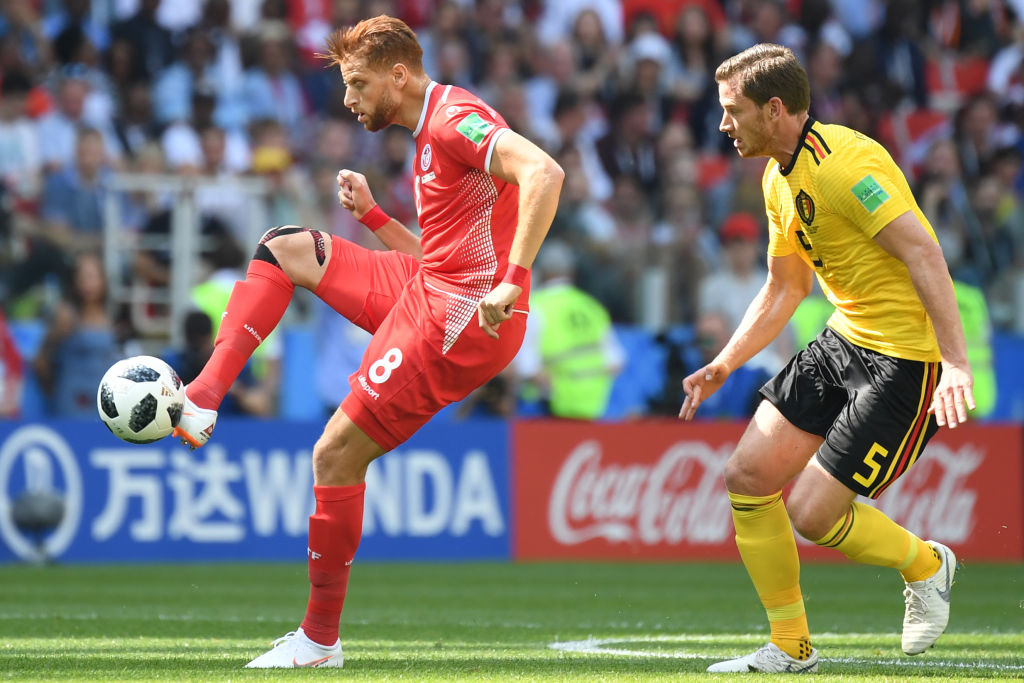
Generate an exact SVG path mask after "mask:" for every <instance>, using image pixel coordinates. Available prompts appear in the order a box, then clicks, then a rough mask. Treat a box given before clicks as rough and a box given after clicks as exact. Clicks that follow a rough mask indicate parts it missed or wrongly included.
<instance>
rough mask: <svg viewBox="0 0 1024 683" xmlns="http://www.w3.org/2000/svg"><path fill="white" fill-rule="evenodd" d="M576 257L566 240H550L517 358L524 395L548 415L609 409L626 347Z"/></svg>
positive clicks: (590, 415)
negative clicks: (586, 284) (582, 278)
mask: <svg viewBox="0 0 1024 683" xmlns="http://www.w3.org/2000/svg"><path fill="white" fill-rule="evenodd" d="M575 270H576V266H575V257H574V255H573V252H572V248H571V247H570V246H569V245H568V244H567V243H565V242H562V241H559V240H554V239H549V240H547V241H546V242H545V243H544V246H543V247H541V250H540V252H539V253H538V254H537V261H536V263H535V265H534V271H533V272H534V280H535V289H534V290H533V294H532V296H531V297H530V317H531V319H530V324H529V326H528V327H527V332H526V337H525V338H524V339H523V346H522V348H521V349H520V350H519V354H518V355H517V356H516V360H515V363H514V366H515V372H516V374H517V375H518V378H519V381H520V382H521V383H522V389H521V391H522V392H528V393H524V394H521V395H523V396H524V397H528V398H529V399H532V400H534V401H537V402H539V403H540V404H541V405H542V406H543V409H542V411H541V412H542V414H548V415H552V416H554V417H562V418H573V419H580V420H596V419H599V418H600V417H602V416H603V415H604V414H605V410H606V409H607V407H608V399H609V398H610V396H611V391H612V384H613V383H614V382H615V377H616V376H617V375H618V374H619V372H620V371H621V370H622V368H623V366H624V365H625V352H624V350H623V348H622V345H621V344H620V343H619V342H618V339H617V338H616V336H615V330H614V329H613V328H612V324H611V317H610V316H609V315H608V311H607V310H606V309H605V308H604V306H602V305H601V302H599V301H598V300H597V299H595V298H594V297H592V296H591V295H589V294H587V293H586V292H584V291H583V290H582V289H580V288H579V287H577V286H576V285H575V284H574V283H573V277H574V275H575Z"/></svg>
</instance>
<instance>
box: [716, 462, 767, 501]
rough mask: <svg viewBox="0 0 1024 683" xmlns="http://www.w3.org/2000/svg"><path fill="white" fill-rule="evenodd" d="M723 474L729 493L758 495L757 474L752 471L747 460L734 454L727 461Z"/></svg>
mask: <svg viewBox="0 0 1024 683" xmlns="http://www.w3.org/2000/svg"><path fill="white" fill-rule="evenodd" d="M722 474H723V476H724V478H725V488H726V489H727V490H728V491H729V492H731V493H739V494H741V495H745V496H756V495H758V490H757V489H758V487H757V480H758V477H757V473H756V472H754V471H752V470H751V468H750V463H749V462H748V461H747V459H746V458H743V457H741V456H740V455H739V454H733V456H732V457H730V458H729V459H728V460H727V461H726V463H725V469H724V471H723V472H722Z"/></svg>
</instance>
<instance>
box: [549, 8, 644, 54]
mask: <svg viewBox="0 0 1024 683" xmlns="http://www.w3.org/2000/svg"><path fill="white" fill-rule="evenodd" d="M543 4H544V10H543V12H541V16H540V20H539V21H538V23H537V37H538V38H539V39H540V41H541V43H543V44H545V45H551V44H554V43H557V42H560V41H562V39H563V38H564V36H566V35H568V34H569V33H570V31H571V29H572V26H573V24H574V23H575V22H576V19H577V17H579V15H580V13H581V12H583V11H585V10H590V11H592V12H594V13H595V14H596V15H597V16H598V18H599V19H600V20H601V27H602V29H603V30H604V34H605V36H607V38H608V42H609V43H611V44H613V45H619V44H621V43H622V39H623V27H624V26H625V23H624V22H623V17H622V3H621V2H619V1H618V0H544V2H543Z"/></svg>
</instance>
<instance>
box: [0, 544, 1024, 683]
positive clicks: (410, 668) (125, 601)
mask: <svg viewBox="0 0 1024 683" xmlns="http://www.w3.org/2000/svg"><path fill="white" fill-rule="evenodd" d="M803 584H804V594H805V598H806V601H807V609H808V616H809V620H810V622H811V628H812V630H813V632H814V634H815V636H814V638H815V640H814V642H815V645H816V646H817V647H818V648H819V649H820V651H821V656H822V658H823V659H822V662H821V664H820V667H819V671H820V674H819V679H821V680H829V681H848V680H889V681H905V680H930V681H941V680H948V679H951V678H957V679H962V680H969V679H972V678H973V679H996V678H998V679H1007V678H1017V679H1021V678H1024V567H1022V566H1021V565H972V566H969V567H967V568H966V569H965V570H964V571H962V572H961V575H960V576H959V577H958V582H957V586H956V588H955V589H954V591H953V616H952V619H951V622H950V626H949V630H948V631H947V633H946V634H945V635H944V636H943V637H942V638H941V639H940V641H939V644H938V646H937V647H936V648H934V649H933V650H931V651H929V652H928V653H926V654H924V655H921V656H919V657H914V658H910V657H906V656H903V655H902V654H900V651H899V635H898V633H899V629H900V624H901V620H902V615H903V604H902V597H901V595H900V592H901V589H902V583H901V582H900V580H899V577H898V575H897V574H896V573H895V572H892V571H889V570H878V569H873V568H868V567H860V566H853V565H848V564H843V565H811V566H805V567H804V569H803ZM350 587H351V590H350V595H349V598H348V601H347V604H346V608H345V616H344V619H343V631H342V643H343V645H344V647H345V669H344V670H343V671H341V672H339V671H332V670H323V671H290V672H289V671H269V672H267V671H248V670H243V669H242V668H241V666H242V665H243V664H245V662H247V661H248V660H249V659H250V658H252V657H254V656H256V655H258V654H260V653H261V652H262V651H264V650H265V649H266V647H267V645H268V643H269V641H270V640H271V639H273V638H275V637H277V636H280V635H282V634H283V633H285V632H286V631H289V630H292V629H294V628H295V627H296V626H297V625H298V623H299V621H300V620H301V618H302V613H303V610H304V607H305V600H306V595H307V584H306V579H305V565H304V564H299V563H296V564H289V565H282V564H210V565H138V566H78V567H62V566H55V567H44V568H36V567H22V566H0V678H11V679H20V680H24V679H31V680H53V679H63V680H110V679H124V680H152V679H164V680H166V679H174V680H228V679H231V680H240V679H252V678H268V677H271V678H279V677H295V676H299V677H304V678H311V677H315V678H320V679H325V678H326V677H330V678H332V679H334V678H340V677H345V678H350V679H361V680H366V679H372V680H383V679H392V680H393V679H407V680H416V681H419V680H463V679H477V680H481V679H492V680H493V679H503V680H508V679H524V680H530V679H548V680H578V681H590V680H669V679H671V680H679V679H683V680H687V679H702V680H708V676H707V675H705V674H703V673H701V672H703V671H704V669H705V667H707V665H708V664H709V663H711V662H713V661H715V660H716V659H720V658H724V657H726V656H732V655H736V654H744V653H746V652H748V651H751V650H753V649H754V648H756V647H757V646H758V645H760V644H761V643H762V642H763V641H764V640H765V639H766V638H767V635H766V634H767V626H766V623H765V619H764V613H763V611H762V610H761V608H760V606H759V604H758V603H757V600H756V597H755V595H754V592H753V588H752V587H751V586H750V583H749V580H748V579H747V577H746V574H745V573H744V572H743V568H742V567H741V566H739V565H732V564H518V565H516V564H489V563H473V564H370V563H357V564H356V565H355V567H354V568H353V571H352V581H351V584H350ZM578 641H582V642H578ZM587 641H589V642H587ZM555 643H560V644H562V645H561V647H568V648H570V649H569V650H565V649H555V648H554V647H552V645H553V644H555ZM567 643H574V644H571V645H566V644H567ZM609 651H610V652H609ZM714 680H722V678H721V677H716V678H715V679H714ZM744 680H750V677H744Z"/></svg>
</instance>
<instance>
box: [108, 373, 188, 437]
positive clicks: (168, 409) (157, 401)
mask: <svg viewBox="0 0 1024 683" xmlns="http://www.w3.org/2000/svg"><path fill="white" fill-rule="evenodd" d="M184 404H185V389H184V387H182V385H181V379H180V378H179V377H178V373H176V372H175V371H174V368H172V367H171V366H170V365H168V364H167V363H165V362H164V361H162V360H160V359H159V358H154V357H153V356H135V357H133V358H125V359H124V360H119V361H117V362H116V363H114V364H113V365H111V366H110V369H109V370H107V372H106V374H105V375H103V379H102V380H100V387H99V391H98V392H97V394H96V406H97V407H98V408H99V411H100V419H102V420H103V424H105V425H107V429H109V430H110V431H111V432H113V433H114V436H116V437H117V438H119V439H122V440H124V441H128V442H129V443H151V442H153V441H156V440H158V439H162V438H164V437H165V436H167V435H168V434H170V433H171V431H172V430H173V429H174V428H175V427H176V426H177V425H178V420H180V419H181V409H182V407H183V406H184Z"/></svg>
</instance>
